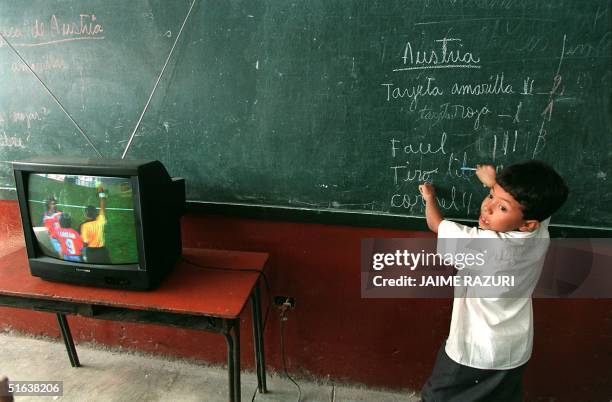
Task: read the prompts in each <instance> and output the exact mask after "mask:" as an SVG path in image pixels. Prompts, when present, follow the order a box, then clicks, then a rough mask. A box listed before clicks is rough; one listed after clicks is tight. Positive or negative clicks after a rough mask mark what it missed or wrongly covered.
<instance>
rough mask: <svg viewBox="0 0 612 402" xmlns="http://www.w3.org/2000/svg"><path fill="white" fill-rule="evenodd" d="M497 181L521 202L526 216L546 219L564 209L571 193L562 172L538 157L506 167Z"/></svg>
mask: <svg viewBox="0 0 612 402" xmlns="http://www.w3.org/2000/svg"><path fill="white" fill-rule="evenodd" d="M496 181H497V184H499V185H500V186H501V187H502V188H503V189H504V190H506V191H507V192H508V193H510V194H511V195H512V197H514V199H515V200H516V201H518V203H519V204H521V206H522V207H523V218H524V219H536V220H538V221H543V220H544V219H546V218H548V217H549V216H551V215H552V214H553V213H555V212H556V211H557V210H558V209H559V208H561V206H562V205H563V203H565V201H566V200H567V195H568V194H569V189H568V187H567V184H565V180H563V178H562V177H561V176H560V175H559V173H557V172H556V171H555V170H554V169H553V168H552V167H550V166H549V165H547V164H546V163H544V162H541V161H536V160H531V161H526V162H521V163H517V164H514V165H510V166H508V167H506V168H504V169H503V170H502V171H501V172H500V173H499V174H498V175H497V178H496Z"/></svg>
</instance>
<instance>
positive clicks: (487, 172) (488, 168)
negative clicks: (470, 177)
mask: <svg viewBox="0 0 612 402" xmlns="http://www.w3.org/2000/svg"><path fill="white" fill-rule="evenodd" d="M476 176H477V177H478V179H479V180H480V181H481V182H482V184H484V185H485V186H487V187H489V188H491V187H493V186H494V185H495V177H496V176H497V173H496V172H495V168H494V167H493V166H492V165H476Z"/></svg>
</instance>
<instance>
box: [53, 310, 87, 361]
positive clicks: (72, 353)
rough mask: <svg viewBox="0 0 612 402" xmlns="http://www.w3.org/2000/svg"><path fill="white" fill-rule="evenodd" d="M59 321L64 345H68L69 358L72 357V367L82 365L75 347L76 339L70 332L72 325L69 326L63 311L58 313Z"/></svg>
mask: <svg viewBox="0 0 612 402" xmlns="http://www.w3.org/2000/svg"><path fill="white" fill-rule="evenodd" d="M55 315H56V316H57V322H58V324H59V327H60V332H61V334H62V339H63V340H64V345H66V351H67V352H68V358H69V359H70V364H71V365H72V367H80V366H81V363H80V362H79V356H78V355H77V351H76V348H75V347H74V341H73V340H72V334H71V333H70V327H69V326H68V320H67V319H66V316H65V315H64V314H63V313H56V314H55Z"/></svg>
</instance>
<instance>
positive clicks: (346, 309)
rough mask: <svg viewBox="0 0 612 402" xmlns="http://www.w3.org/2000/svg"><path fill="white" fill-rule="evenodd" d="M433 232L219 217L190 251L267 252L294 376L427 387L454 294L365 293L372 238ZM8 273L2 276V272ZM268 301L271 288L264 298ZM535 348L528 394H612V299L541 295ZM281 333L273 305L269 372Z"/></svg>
mask: <svg viewBox="0 0 612 402" xmlns="http://www.w3.org/2000/svg"><path fill="white" fill-rule="evenodd" d="M18 215H19V214H18V207H17V204H16V203H15V202H12V201H0V256H1V255H5V254H7V253H9V252H11V251H12V250H14V249H16V248H18V247H22V246H23V237H22V233H21V226H20V223H19V216H18ZM416 236H431V234H425V233H417V232H406V231H399V230H384V229H372V228H355V227H342V226H328V225H318V224H302V223H287V222H269V221H258V220H248V219H237V218H227V217H217V216H187V217H185V218H184V219H183V244H184V246H185V247H203V248H222V249H236V250H247V251H267V252H269V253H270V254H271V260H270V264H269V269H268V271H267V276H268V278H269V280H270V285H271V288H272V293H273V294H274V295H286V296H293V297H295V299H296V301H297V308H296V309H295V310H294V311H291V312H290V313H289V320H288V321H287V323H286V334H285V339H286V349H287V350H286V355H287V364H288V366H289V371H290V372H292V373H294V374H298V375H305V376H309V375H312V376H315V377H317V378H329V379H331V380H333V381H346V382H356V383H363V384H367V385H370V386H378V387H391V388H410V389H420V387H421V386H422V384H423V382H424V381H425V380H426V379H427V376H428V375H429V374H430V371H431V369H432V366H433V363H434V358H435V354H436V351H437V349H438V347H439V346H440V344H441V343H442V342H443V340H444V339H445V337H446V335H447V333H448V325H449V320H450V313H451V301H450V300H435V299H431V300H430V299H427V300H425V299H422V300H413V299H410V300H372V299H361V297H360V286H359V281H360V269H359V255H360V241H361V239H362V238H364V237H416ZM1 274H2V273H1V272H0V275H1ZM265 296H266V294H265V292H264V297H265ZM534 310H535V341H534V355H533V357H532V359H531V361H530V363H529V365H528V368H527V371H526V374H525V390H526V396H527V398H528V399H529V400H539V399H542V400H568V401H574V400H609V399H610V397H611V396H612V300H535V301H534ZM69 320H70V324H71V327H72V329H73V335H74V337H75V340H76V341H77V343H78V342H79V341H95V342H99V343H103V344H106V345H112V346H122V347H126V348H133V349H138V350H141V351H145V352H154V353H160V354H167V355H174V356H180V357H187V358H192V359H198V360H202V361H206V362H217V363H221V362H224V361H225V358H226V357H225V347H224V343H223V342H224V341H223V339H222V338H221V337H219V336H218V335H216V334H208V333H201V332H197V331H190V330H180V329H175V328H167V327H157V326H156V327H153V326H149V325H139V324H127V323H115V322H107V321H96V320H90V319H86V318H81V317H69ZM1 328H13V329H16V330H18V331H22V332H26V333H33V334H43V335H49V336H54V337H58V336H59V332H58V330H57V325H56V322H55V318H54V316H53V315H51V314H46V313H36V312H29V311H20V310H15V309H8V308H2V309H0V329H1ZM242 333H243V334H245V335H244V336H243V337H242V351H243V365H244V366H246V367H249V368H251V369H252V368H253V352H252V350H253V347H252V339H251V336H250V314H244V319H243V322H242ZM279 343H280V331H279V320H278V314H277V312H276V310H274V309H271V310H270V316H269V319H268V323H267V327H266V332H265V345H266V358H267V364H268V366H269V367H271V368H273V369H276V370H280V368H281V363H280V361H281V355H280V348H279Z"/></svg>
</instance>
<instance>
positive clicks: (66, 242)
mask: <svg viewBox="0 0 612 402" xmlns="http://www.w3.org/2000/svg"><path fill="white" fill-rule="evenodd" d="M59 223H60V228H59V229H57V230H56V231H55V234H56V236H57V240H58V241H59V243H60V247H61V252H62V258H63V259H64V260H67V261H76V262H81V261H83V260H82V258H81V254H82V252H83V238H82V237H81V235H80V234H79V232H77V231H76V230H74V229H73V228H72V217H71V216H70V215H69V214H67V213H63V214H62V215H61V216H60V219H59Z"/></svg>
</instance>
